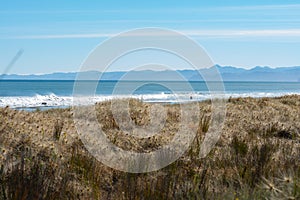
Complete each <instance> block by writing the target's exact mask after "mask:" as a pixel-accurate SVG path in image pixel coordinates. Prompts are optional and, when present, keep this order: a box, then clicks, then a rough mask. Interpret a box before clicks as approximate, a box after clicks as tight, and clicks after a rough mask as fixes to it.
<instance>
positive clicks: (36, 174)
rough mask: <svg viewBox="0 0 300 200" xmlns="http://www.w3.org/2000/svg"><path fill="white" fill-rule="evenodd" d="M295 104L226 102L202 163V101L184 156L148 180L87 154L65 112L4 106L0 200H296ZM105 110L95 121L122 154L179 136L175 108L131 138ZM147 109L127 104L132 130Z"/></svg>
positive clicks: (299, 165) (299, 182) (299, 185)
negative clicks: (148, 131) (150, 130)
mask: <svg viewBox="0 0 300 200" xmlns="http://www.w3.org/2000/svg"><path fill="white" fill-rule="evenodd" d="M299 102H300V97H299V96H286V97H281V98H274V99H268V98H267V99H252V98H245V99H241V98H238V99H233V98H231V99H230V102H228V104H227V108H228V112H227V118H226V122H225V126H224V128H223V129H224V130H223V134H222V137H221V139H220V141H219V142H218V143H217V145H216V147H215V148H214V149H213V150H212V151H211V152H210V154H209V155H208V156H207V157H206V158H202V159H200V158H199V157H198V155H199V151H200V147H201V143H202V141H203V138H204V136H205V133H206V132H207V131H208V129H209V126H210V123H211V122H210V109H211V108H210V104H209V102H203V103H199V106H200V108H201V111H202V114H201V116H200V119H201V120H200V121H199V122H197V124H191V125H195V126H197V127H198V129H197V130H198V131H197V134H196V137H195V139H194V141H193V143H192V144H191V146H190V148H189V150H188V151H186V152H185V154H184V155H182V157H180V158H179V159H178V160H177V161H176V162H174V163H172V164H170V165H169V166H167V167H165V168H163V169H160V170H158V171H155V172H151V173H145V174H132V173H126V172H121V171H117V170H114V169H111V168H109V167H107V166H105V165H103V164H102V163H100V162H99V161H97V160H96V159H95V158H94V157H93V156H92V155H90V154H89V152H88V151H87V150H86V149H85V147H84V145H83V143H82V142H81V141H80V140H79V138H78V136H77V134H76V129H75V127H74V124H73V122H72V113H71V112H72V111H71V110H70V109H54V110H47V111H37V112H34V113H27V112H24V111H14V110H10V109H9V108H1V109H0V119H1V121H0V142H1V143H0V151H1V152H2V153H1V156H0V199H299V198H300V159H299V158H300V135H299V134H300V124H299ZM110 105H111V102H109V101H108V102H102V103H98V104H97V105H96V110H97V112H98V113H97V116H98V121H99V122H100V123H101V124H102V125H103V126H102V128H103V129H104V130H105V131H106V134H107V137H108V138H110V139H112V140H114V141H113V142H114V143H115V144H116V145H119V146H120V147H122V148H124V149H127V150H135V151H138V152H147V151H149V150H156V149H158V148H159V147H160V146H161V145H164V144H167V143H168V141H169V140H170V139H171V138H172V137H173V135H174V132H175V131H177V130H178V125H177V123H178V121H179V120H180V117H181V116H180V113H179V107H178V106H177V105H165V108H166V109H167V119H166V122H165V126H164V128H163V129H162V130H161V132H160V134H159V135H155V136H152V137H149V138H146V139H140V140H138V139H135V138H133V137H132V136H130V135H126V134H124V133H122V132H121V131H120V128H119V126H118V125H117V123H116V121H114V119H113V118H112V113H111V111H110ZM150 107H151V105H150V104H145V103H142V102H140V101H136V100H130V117H131V118H132V120H133V122H134V123H135V124H136V125H138V126H144V125H147V123H148V122H149V116H146V115H148V114H149V108H150ZM57 119H60V120H59V121H57ZM290 136H291V137H290ZM124 140H125V141H126V140H127V141H129V142H123V141H124ZM133 164H134V163H133Z"/></svg>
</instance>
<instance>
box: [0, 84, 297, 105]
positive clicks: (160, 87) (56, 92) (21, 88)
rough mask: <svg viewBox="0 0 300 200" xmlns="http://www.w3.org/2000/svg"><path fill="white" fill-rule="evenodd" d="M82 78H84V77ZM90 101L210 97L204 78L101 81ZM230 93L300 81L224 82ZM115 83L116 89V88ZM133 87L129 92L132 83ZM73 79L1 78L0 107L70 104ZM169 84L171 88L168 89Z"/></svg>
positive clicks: (275, 89) (263, 92)
mask: <svg viewBox="0 0 300 200" xmlns="http://www.w3.org/2000/svg"><path fill="white" fill-rule="evenodd" d="M83 82H84V81H83ZM94 84H96V85H97V89H96V91H95V92H94V94H93V97H92V102H97V101H105V100H110V99H114V98H128V97H131V98H138V99H141V100H142V101H144V102H161V103H178V102H189V101H203V100H207V99H210V98H211V97H212V95H211V93H210V91H209V90H208V88H207V85H206V84H205V82H202V81H201V82H188V84H189V85H190V86H191V88H190V89H186V87H185V86H184V85H186V84H187V83H186V82H185V83H182V82H176V81H174V82H164V81H161V82H149V81H147V82H143V81H126V82H118V81H101V82H94ZM223 84H224V93H225V96H226V97H227V98H229V97H257V98H258V97H276V96H283V95H289V94H300V82H224V83H223ZM116 86H117V87H118V93H117V94H116V93H115V88H116ZM133 86H134V87H136V86H139V87H136V88H135V90H134V91H133V92H132V87H133ZM73 87H74V81H61V80H0V107H5V106H9V107H11V108H16V109H24V108H27V109H30V108H32V109H36V108H41V109H43V108H55V107H69V106H72V105H73ZM170 88H171V89H170Z"/></svg>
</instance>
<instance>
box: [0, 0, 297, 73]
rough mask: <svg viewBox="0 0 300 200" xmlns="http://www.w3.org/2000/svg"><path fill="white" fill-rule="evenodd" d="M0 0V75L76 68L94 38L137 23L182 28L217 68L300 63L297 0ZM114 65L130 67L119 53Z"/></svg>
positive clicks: (103, 37)
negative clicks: (119, 59)
mask: <svg viewBox="0 0 300 200" xmlns="http://www.w3.org/2000/svg"><path fill="white" fill-rule="evenodd" d="M0 3H1V6H0V74H1V73H9V74H12V73H17V74H44V73H53V72H74V71H79V70H80V66H81V64H82V63H83V61H84V60H85V59H86V58H87V56H88V55H89V53H90V52H91V51H92V50H93V49H94V48H95V47H96V46H98V45H99V44H101V42H103V41H105V40H107V39H109V38H110V37H113V36H115V35H116V34H118V33H120V32H124V31H128V30H132V29H137V28H144V27H157V28H166V29H171V30H175V31H178V32H180V33H183V34H186V35H187V36H188V37H190V38H191V39H193V40H195V41H196V42H197V43H198V44H199V45H201V46H202V47H203V48H204V49H205V50H206V52H207V53H208V54H209V56H210V57H211V58H212V60H213V62H214V63H216V64H220V65H223V66H228V65H230V66H236V67H242V68H252V67H255V66H270V67H273V68H274V67H288V66H300V56H299V53H300V3H299V1H292V0H252V1H240V0H226V1H225V0H215V1H199V0H194V1H193V0H191V1H177V0H151V1H130V0H128V1H124V0H123V1H122V0H120V1H116V0H110V1H109V0H103V1H99V0H97V1H96V0H89V1H86V0H72V1H62V0H51V1H46V0H39V1H34V0H26V1H22V0H19V1H16V0H10V1H4V0H0ZM148 53H149V52H148ZM147 55H148V54H147ZM127 60H128V59H127ZM180 63H181V62H178V63H173V64H174V65H176V64H178V65H180ZM118 65H119V66H116V68H115V69H116V70H122V71H124V70H128V69H129V63H126V59H124V62H123V63H121V62H118ZM182 67H183V66H182ZM183 68H184V67H183ZM1 70H2V71H1Z"/></svg>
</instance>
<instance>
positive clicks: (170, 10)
mask: <svg viewBox="0 0 300 200" xmlns="http://www.w3.org/2000/svg"><path fill="white" fill-rule="evenodd" d="M291 9H300V4H277V5H276V4H275V5H250V6H249V5H247V6H216V7H212V6H202V7H198V8H194V7H182V8H172V7H170V8H164V9H157V8H156V9H126V10H125V9H89V10H80V9H78V10H0V14H38V15H39V14H99V13H117V14H120V13H162V12H163V13H165V12H168V13H186V12H191V11H195V12H196V11H199V12H200V11H201V12H205V11H207V12H211V11H234V10H239V11H243V10H291Z"/></svg>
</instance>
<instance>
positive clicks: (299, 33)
mask: <svg viewBox="0 0 300 200" xmlns="http://www.w3.org/2000/svg"><path fill="white" fill-rule="evenodd" d="M178 32H180V33H182V34H185V35H188V36H198V37H224V38H228V37H300V29H280V30H279V29H274V30H271V29H268V30H207V29H205V30H202V29H191V30H178ZM115 35H118V33H99V34H97V33H85V34H53V35H23V36H11V37H3V38H2V39H76V38H108V37H112V36H115ZM126 36H136V37H138V36H166V35H165V33H164V32H160V31H158V32H149V33H147V32H142V33H138V34H136V33H135V34H134V35H132V34H127V35H126Z"/></svg>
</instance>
